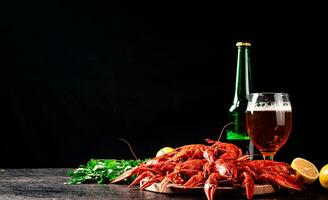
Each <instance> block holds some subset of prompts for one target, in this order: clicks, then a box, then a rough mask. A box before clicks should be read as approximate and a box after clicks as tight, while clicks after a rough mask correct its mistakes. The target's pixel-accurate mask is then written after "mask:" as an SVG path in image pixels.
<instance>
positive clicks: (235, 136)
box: [227, 131, 250, 140]
mask: <svg viewBox="0 0 328 200" xmlns="http://www.w3.org/2000/svg"><path fill="white" fill-rule="evenodd" d="M227 140H250V138H249V136H248V135H241V134H240V133H236V132H233V131H227Z"/></svg>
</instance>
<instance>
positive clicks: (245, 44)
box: [236, 42, 252, 47]
mask: <svg viewBox="0 0 328 200" xmlns="http://www.w3.org/2000/svg"><path fill="white" fill-rule="evenodd" d="M236 46H237V47H242V46H244V47H250V46H252V45H251V43H250V42H237V43H236Z"/></svg>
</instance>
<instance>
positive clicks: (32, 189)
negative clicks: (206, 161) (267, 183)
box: [0, 168, 328, 200]
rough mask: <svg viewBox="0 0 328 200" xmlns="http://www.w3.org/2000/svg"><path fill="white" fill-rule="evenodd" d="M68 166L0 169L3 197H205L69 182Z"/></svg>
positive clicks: (315, 188)
mask: <svg viewBox="0 0 328 200" xmlns="http://www.w3.org/2000/svg"><path fill="white" fill-rule="evenodd" d="M67 171H68V169H51V168H47V169H0V199H1V200H7V199H24V200H29V199H38V200H40V199H82V200H84V199H96V200H98V199H106V200H111V199H116V200H120V199H122V200H123V199H124V200H128V199H137V200H138V199H156V200H169V199H173V200H187V199H190V200H191V199H204V200H206V197H205V194H202V193H199V194H179V195H166V194H158V193H154V192H149V191H142V190H140V189H139V188H138V187H132V188H130V189H128V188H127V186H126V185H119V184H105V185H98V184H82V185H66V184H64V183H65V182H66V180H67V179H68V178H69V177H68V176H67ZM231 198H233V199H246V198H245V196H222V197H221V198H218V199H231ZM254 199H328V190H324V189H323V188H321V187H320V185H319V183H317V184H313V185H311V187H307V189H306V191H304V192H301V193H290V192H286V191H282V192H279V193H276V194H269V195H268V194H266V195H258V196H255V197H254Z"/></svg>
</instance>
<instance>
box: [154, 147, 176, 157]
mask: <svg viewBox="0 0 328 200" xmlns="http://www.w3.org/2000/svg"><path fill="white" fill-rule="evenodd" d="M172 151H174V149H173V148H172V147H163V148H161V149H160V150H159V151H158V152H157V153H156V157H159V156H162V155H164V154H167V153H170V152H172Z"/></svg>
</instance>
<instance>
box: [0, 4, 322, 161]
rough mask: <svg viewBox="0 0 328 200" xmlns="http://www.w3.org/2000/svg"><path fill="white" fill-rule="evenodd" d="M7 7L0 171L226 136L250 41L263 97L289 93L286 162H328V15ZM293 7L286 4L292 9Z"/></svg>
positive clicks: (160, 7)
mask: <svg viewBox="0 0 328 200" xmlns="http://www.w3.org/2000/svg"><path fill="white" fill-rule="evenodd" d="M8 4H9V5H6V6H4V7H2V11H1V15H2V16H1V20H2V21H1V29H2V30H1V47H0V48H1V52H2V56H1V92H0V94H1V100H0V101H1V110H0V113H1V114H0V116H1V127H0V134H1V137H0V155H1V159H0V167H76V166H78V164H81V163H84V162H86V161H87V160H88V159H90V158H117V159H123V158H124V159H130V158H133V157H132V154H131V153H130V152H129V149H128V147H127V145H126V144H125V143H123V142H122V141H120V140H119V138H124V139H126V140H127V141H129V142H130V143H131V145H132V147H133V149H134V150H135V152H136V154H137V155H138V156H139V157H141V158H145V157H150V156H154V154H155V153H156V151H157V150H158V149H159V148H161V147H163V146H172V147H177V146H181V145H184V144H188V143H203V140H204V139H205V138H213V139H215V138H217V137H218V132H219V131H220V129H221V128H222V127H223V125H224V124H226V123H227V110H228V108H229V106H230V103H231V102H232V98H233V92H234V79H235V63H236V47H235V43H236V42H237V41H240V40H248V41H251V42H252V44H253V46H252V52H251V53H252V54H251V58H252V68H253V81H254V91H282V92H288V93H290V96H291V100H292V105H293V112H294V127H293V131H292V134H291V137H290V139H289V141H288V142H287V144H286V145H285V146H284V147H283V148H282V149H281V151H279V153H278V154H277V157H276V158H277V159H279V160H283V161H286V162H290V161H291V160H292V159H293V158H294V157H297V156H300V157H304V158H307V159H309V160H311V161H314V162H316V163H317V164H318V165H319V166H321V165H322V164H323V163H325V162H328V161H327V156H324V154H323V152H324V151H326V150H325V149H327V147H326V146H325V144H326V141H327V140H325V139H323V137H324V136H325V135H327V130H326V128H325V124H326V123H327V122H326V118H325V115H324V113H326V112H327V107H326V106H325V104H326V102H325V100H326V97H324V94H325V93H326V91H327V89H326V87H325V85H326V79H325V77H327V76H326V74H325V72H324V71H323V69H324V68H325V67H327V64H326V62H325V60H326V59H327V58H326V56H327V55H326V52H325V48H326V45H327V41H326V38H325V36H326V35H327V31H326V30H325V28H324V25H325V24H324V20H323V19H324V18H323V16H321V15H323V13H321V12H320V11H319V10H314V9H312V8H309V7H308V6H307V5H305V6H304V7H303V9H300V8H295V7H290V8H284V7H278V6H277V7H276V8H273V9H272V10H268V8H269V7H263V8H261V9H260V8H258V9H257V8H256V9H255V10H257V11H258V12H256V13H254V12H251V11H249V10H247V9H242V8H241V9H238V7H237V8H236V9H235V10H231V12H228V11H230V10H227V8H226V7H224V6H221V5H210V4H202V5H200V4H192V3H189V4H183V5H182V3H181V5H176V4H174V5H171V4H170V5H169V4H164V3H163V4H162V3H156V4H155V3H153V4H147V5H141V4H123V3H112V4H104V3H100V2H97V1H94V2H91V1H90V2H87V3H84V2H79V3H68V2H60V1H50V2H48V1H45V2H43V1H40V2H37V3H36V2H33V3H31V2H29V1H26V2H25V1H22V2H11V3H8ZM282 8H284V9H282Z"/></svg>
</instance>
